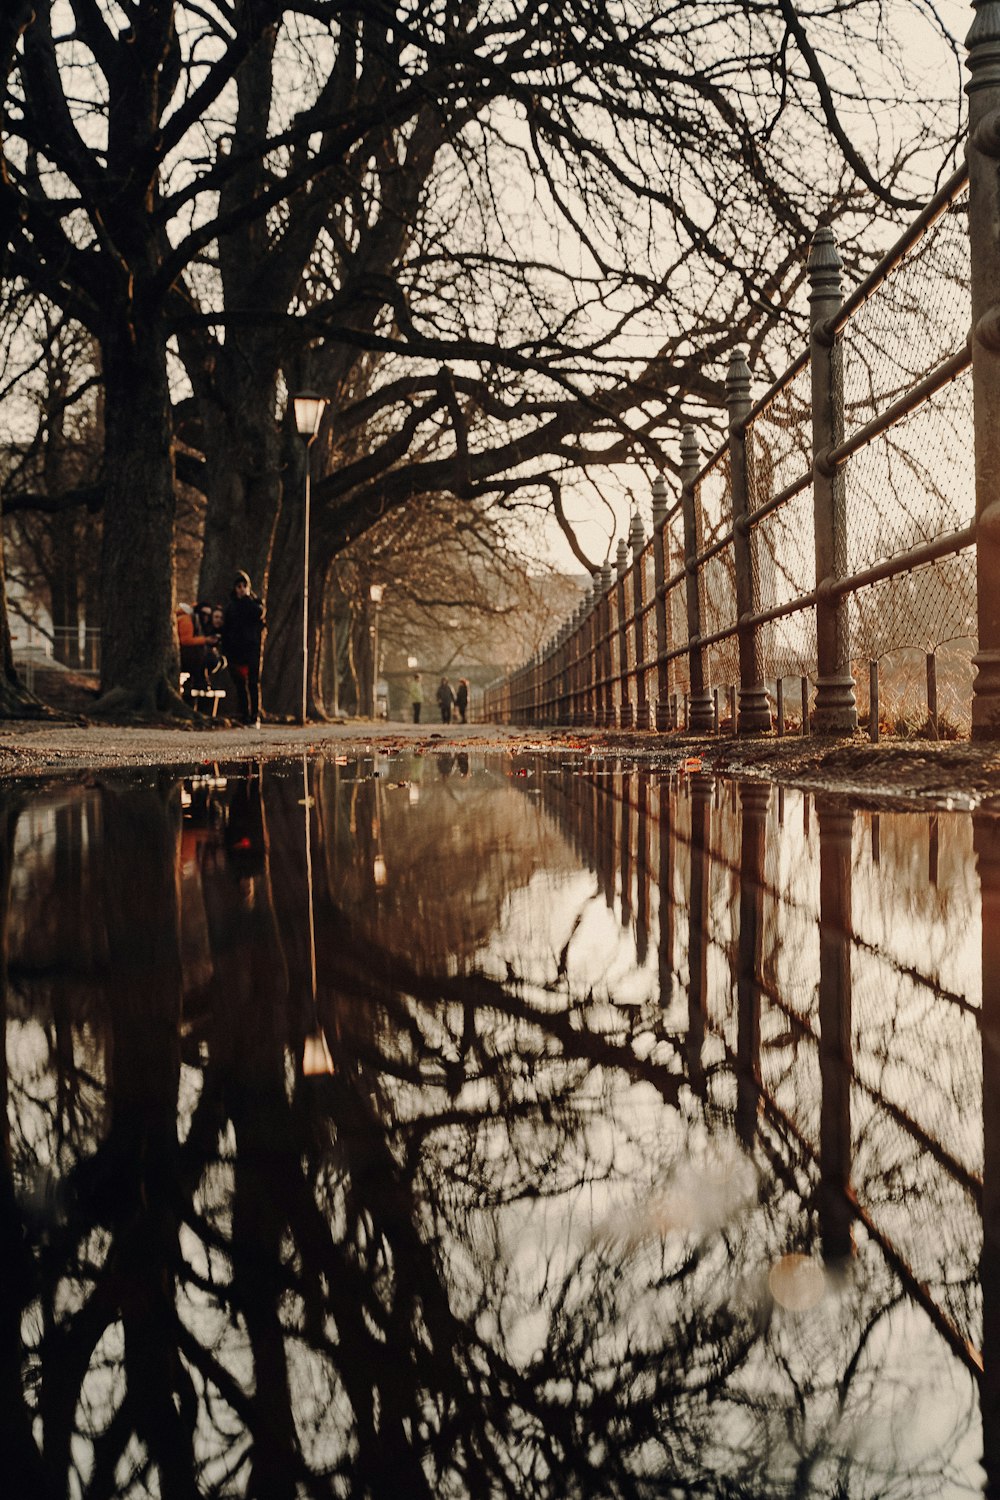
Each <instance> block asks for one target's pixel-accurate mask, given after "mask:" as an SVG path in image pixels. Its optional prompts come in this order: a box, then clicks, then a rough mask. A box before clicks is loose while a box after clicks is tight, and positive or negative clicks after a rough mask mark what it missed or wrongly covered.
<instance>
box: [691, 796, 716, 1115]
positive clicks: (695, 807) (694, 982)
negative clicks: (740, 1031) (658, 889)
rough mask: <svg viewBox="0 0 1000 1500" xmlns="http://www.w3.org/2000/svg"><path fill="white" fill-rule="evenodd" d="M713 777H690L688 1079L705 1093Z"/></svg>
mask: <svg viewBox="0 0 1000 1500" xmlns="http://www.w3.org/2000/svg"><path fill="white" fill-rule="evenodd" d="M712 785H713V783H712V778H711V776H699V775H695V776H692V777H691V849H690V858H691V890H690V892H689V895H688V913H689V917H688V922H689V927H688V1034H687V1048H686V1051H687V1065H688V1081H689V1082H690V1084H691V1088H692V1090H693V1091H694V1093H696V1094H698V1095H702V1096H703V1095H704V1091H705V1073H704V1067H703V1063H702V1048H703V1046H704V1042H705V1028H706V1024H707V1022H708V924H709V916H710V913H709V893H710V880H709V877H710V875H711V864H712V855H711V846H710V829H711V821H710V820H711V816H712Z"/></svg>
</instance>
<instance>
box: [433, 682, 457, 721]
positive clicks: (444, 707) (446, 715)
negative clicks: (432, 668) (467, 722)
mask: <svg viewBox="0 0 1000 1500" xmlns="http://www.w3.org/2000/svg"><path fill="white" fill-rule="evenodd" d="M437 701H438V704H439V705H440V708H441V723H442V724H450V723H451V708H452V704H453V703H454V702H455V692H454V689H453V688H452V685H451V683H450V682H449V681H448V679H447V677H442V678H441V686H440V687H439V688H438V690H437Z"/></svg>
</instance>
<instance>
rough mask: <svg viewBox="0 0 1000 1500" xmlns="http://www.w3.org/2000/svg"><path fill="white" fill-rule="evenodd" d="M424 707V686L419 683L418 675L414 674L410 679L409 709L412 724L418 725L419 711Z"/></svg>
mask: <svg viewBox="0 0 1000 1500" xmlns="http://www.w3.org/2000/svg"><path fill="white" fill-rule="evenodd" d="M423 706H424V685H423V683H422V682H421V681H420V673H419V672H414V674H413V676H412V678H411V679H410V707H411V708H412V709H413V722H414V724H419V723H420V710H421V709H422V708H423Z"/></svg>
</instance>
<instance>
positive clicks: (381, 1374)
mask: <svg viewBox="0 0 1000 1500" xmlns="http://www.w3.org/2000/svg"><path fill="white" fill-rule="evenodd" d="M0 799H2V800H0V837H2V838H3V840H4V845H3V848H4V864H3V868H4V870H5V872H6V879H5V881H4V883H3V885H2V886H0V898H2V901H3V913H4V918H5V923H4V934H5V948H4V957H5V980H6V982H5V988H4V998H5V1030H6V1061H7V1073H6V1093H7V1114H8V1121H9V1146H8V1152H7V1155H6V1158H5V1167H6V1171H5V1182H4V1193H5V1197H6V1200H7V1204H8V1214H7V1225H8V1228H7V1244H6V1255H5V1263H6V1264H7V1266H8V1273H7V1275H5V1277H4V1278H2V1280H0V1311H2V1316H3V1321H4V1325H5V1331H4V1339H5V1341H6V1349H7V1365H6V1367H7V1369H8V1371H9V1372H10V1373H9V1377H8V1382H7V1385H6V1387H5V1391H6V1395H7V1404H8V1427H9V1431H10V1432H12V1433H14V1434H15V1435H16V1440H12V1441H11V1443H10V1444H9V1445H8V1453H7V1466H8V1473H9V1474H12V1475H16V1477H17V1479H18V1481H19V1482H20V1484H21V1490H19V1491H18V1493H20V1492H22V1491H23V1493H25V1494H32V1495H38V1496H45V1495H48V1494H53V1495H54V1494H59V1495H62V1494H65V1493H71V1494H84V1493H93V1494H107V1495H112V1494H114V1495H121V1496H135V1497H137V1500H138V1497H140V1496H145V1495H148V1494H151V1493H152V1494H164V1495H167V1494H183V1495H185V1496H189V1495H202V1494H203V1495H206V1496H207V1495H220V1496H230V1495H232V1496H242V1495H260V1496H264V1497H267V1500H271V1497H276V1500H280V1497H285V1496H287V1497H289V1500H293V1497H296V1496H311V1495H317V1496H319V1495H324V1496H326V1495H341V1494H342V1495H350V1496H365V1495H372V1496H379V1497H381V1496H389V1495H392V1496H394V1497H395V1496H404V1495H405V1496H407V1497H409V1496H410V1495H413V1496H419V1495H433V1496H466V1495H468V1496H493V1495H503V1494H507V1493H511V1492H516V1493H518V1494H520V1495H524V1496H531V1497H534V1496H539V1497H550V1496H551V1497H552V1500H556V1497H560V1500H561V1497H565V1496H567V1495H577V1494H581V1495H582V1494H592V1495H594V1496H601V1497H604V1496H636V1497H639V1496H646V1495H652V1494H658V1495H673V1494H677V1495H682V1494H689V1493H691V1494H693V1493H705V1494H731V1495H734V1496H735V1495H754V1496H765V1495H766V1496H781V1495H786V1494H787V1495H793V1494H794V1495H796V1496H799V1497H804V1496H815V1497H817V1500H819V1497H828V1496H829V1495H831V1494H834V1493H843V1494H845V1495H847V1494H850V1495H855V1494H856V1495H859V1496H860V1495H882V1494H892V1495H899V1496H907V1497H909V1496H925V1495H926V1496H928V1497H931V1496H933V1497H942V1496H950V1495H960V1494H961V1495H968V1494H970V1493H973V1494H975V1493H983V1492H984V1485H985V1483H986V1472H987V1469H986V1468H984V1467H983V1464H984V1460H983V1453H984V1450H985V1452H986V1454H987V1455H988V1456H989V1457H988V1458H987V1460H986V1465H987V1468H989V1469H990V1471H991V1475H992V1482H993V1483H995V1484H996V1483H1000V1461H998V1460H997V1459H996V1457H995V1455H997V1453H998V1451H1000V1336H998V1329H1000V1208H998V1204H1000V1190H998V1183H1000V818H996V817H994V816H992V815H990V814H988V813H985V812H978V813H972V814H970V813H968V812H965V811H954V812H939V813H932V814H926V813H916V812H893V813H886V812H881V813H878V812H871V811H852V810H851V808H850V807H849V806H847V805H846V803H845V801H844V799H843V798H842V797H838V798H837V799H831V800H827V801H824V799H823V798H822V797H819V798H815V797H813V796H812V795H809V794H805V793H800V792H794V791H789V790H783V789H777V788H770V787H768V786H766V785H763V784H762V783H759V782H755V783H753V784H750V783H745V784H738V783H736V782H731V781H723V780H719V779H713V778H712V777H711V776H709V775H707V774H704V773H703V772H700V771H698V770H696V769H691V770H690V771H689V772H688V773H687V774H683V775H677V774H674V775H670V774H668V773H667V772H666V771H664V770H663V769H653V768H651V767H649V766H646V767H645V768H637V767H635V766H630V765H629V764H628V762H623V761H620V760H617V759H616V758H614V757H611V756H604V757H591V758H587V759H586V760H582V761H581V760H570V761H567V760H566V759H565V758H562V759H561V760H560V761H553V760H551V759H548V760H547V759H544V758H541V757H535V756H533V755H509V754H508V755H494V756H492V757H491V756H488V755H477V754H475V753H472V754H468V755H466V754H458V755H448V754H435V755H433V756H419V755H410V754H407V753H405V752H402V753H400V752H398V751H396V750H394V751H393V753H392V754H391V756H390V755H389V754H385V755H378V754H376V755H374V756H368V757H361V758H357V757H351V758H347V759H346V760H345V757H343V756H342V755H339V756H337V757H336V758H333V757H331V758H330V759H328V760H322V759H315V760H299V761H285V762H269V763H268V764H267V765H265V766H263V767H259V766H252V765H251V766H246V765H241V766H238V767H229V768H227V767H226V766H224V765H217V766H216V765H209V766H201V767H199V768H198V770H197V772H196V773H194V774H190V773H189V774H187V775H183V774H181V773H180V772H179V771H177V770H175V769H171V770H162V771H150V772H146V773H142V774H135V775H131V776H113V775H109V776H107V777H105V778H103V779H102V780H95V781H93V782H92V783H91V784H87V785H83V784H79V783H70V782H66V783H56V784H53V785H50V786H48V787H46V788H44V789H26V788H24V787H20V788H17V789H10V788H7V789H0ZM984 1097H985V1100H986V1105H985V1107H984ZM18 1330H20V1339H21V1349H20V1361H19V1365H18V1363H17V1360H16V1357H14V1356H13V1354H12V1350H13V1348H14V1347H15V1344H16V1338H17V1331H18Z"/></svg>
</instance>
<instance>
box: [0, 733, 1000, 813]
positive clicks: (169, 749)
mask: <svg viewBox="0 0 1000 1500" xmlns="http://www.w3.org/2000/svg"><path fill="white" fill-rule="evenodd" d="M473 749H475V750H479V751H495V752H501V753H507V754H513V753H519V752H524V753H528V752H540V753H550V754H557V753H560V754H566V753H572V754H574V755H580V754H585V755H594V756H606V755H609V754H612V755H620V756H622V757H623V758H624V759H625V760H626V761H627V762H635V763H641V764H646V765H650V766H652V767H653V768H655V769H660V770H669V769H671V768H674V767H677V766H680V765H682V764H683V763H684V762H685V761H689V760H691V759H692V758H695V759H697V760H699V761H700V762H701V764H702V766H703V768H704V769H705V770H706V771H714V772H717V773H722V774H725V775H729V776H735V777H738V778H753V779H763V780H769V781H773V782H776V783H781V784H784V785H791V786H800V787H806V788H811V789H813V790H816V791H820V790H823V791H827V792H830V793H839V794H843V795H845V796H847V797H849V798H850V800H851V801H852V802H854V803H856V804H857V803H860V804H862V805H871V806H874V805H878V806H885V805H892V806H896V807H900V806H907V805H909V806H915V807H924V808H926V807H937V808H960V809H969V808H975V807H981V808H984V809H989V810H992V809H994V808H995V810H996V811H997V812H1000V744H998V745H985V744H980V743H976V744H970V743H969V742H968V741H948V742H935V741H932V740H889V739H887V740H883V741H882V742H881V743H880V744H878V745H872V744H871V743H869V742H868V740H867V739H865V738H863V737H861V736H860V735H859V736H857V737H855V738H852V739H839V740H831V739H819V738H806V739H802V738H799V737H797V736H796V737H787V738H783V739H777V738H775V737H769V738H765V739H752V740H750V739H747V740H734V739H731V738H720V739H713V738H704V737H695V736H687V735H683V734H655V733H650V732H645V733H641V732H635V731H616V730H589V729H574V728H565V729H562V728H555V729H540V730H527V729H523V728H519V727H515V726H502V725H495V724H468V725H449V726H446V725H442V724H433V723H429V724H420V725H413V724H402V723H396V722H382V723H375V722H374V721H372V720H361V719H352V720H349V721H342V722H338V723H334V724H315V725H309V726H308V727H305V728H303V727H302V726H299V725H291V724H265V725H264V726H263V727H262V728H261V729H247V728H243V727H232V726H223V725H218V724H214V723H213V722H212V721H210V720H206V719H200V720H195V721H193V722H192V723H191V724H180V725H177V724H174V723H171V724H170V725H167V726H164V725H162V724H148V725H133V726H131V727H127V728H122V727H119V726H114V725H107V724H103V723H99V722H91V721H87V720H86V718H85V717H82V716H80V717H77V718H76V719H75V720H70V719H63V720H59V721H49V722H39V721H37V720H36V721H28V720H17V721H5V722H3V723H0V781H6V782H10V781H12V780H18V781H19V780H21V779H23V778H28V779H31V780H37V779H39V778H42V779H48V778H50V777H52V776H53V775H72V776H77V777H79V776H84V777H88V776H92V775H93V774H95V773H98V774H99V773H100V772H101V771H102V770H111V769H115V770H117V769H124V768H128V767H133V766H134V767H138V766H153V765H198V764H204V763H206V762H207V763H212V762H227V763H231V762H233V761H239V760H261V759H274V758H279V757H283V756H289V755H300V754H301V753H302V752H303V750H308V751H312V752H316V753H327V754H330V753H338V754H339V753H344V752H349V751H355V752H358V751H361V752H364V751H366V750H367V751H379V750H381V751H393V750H396V751H403V750H406V751H416V752H418V753H422V754H431V755H433V754H438V753H444V752H454V751H456V750H473Z"/></svg>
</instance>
